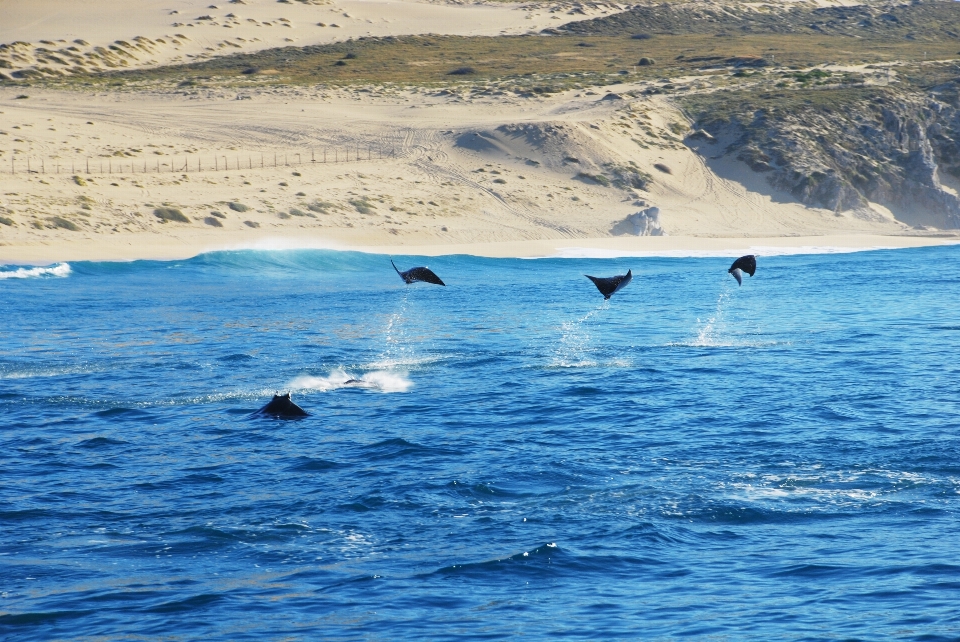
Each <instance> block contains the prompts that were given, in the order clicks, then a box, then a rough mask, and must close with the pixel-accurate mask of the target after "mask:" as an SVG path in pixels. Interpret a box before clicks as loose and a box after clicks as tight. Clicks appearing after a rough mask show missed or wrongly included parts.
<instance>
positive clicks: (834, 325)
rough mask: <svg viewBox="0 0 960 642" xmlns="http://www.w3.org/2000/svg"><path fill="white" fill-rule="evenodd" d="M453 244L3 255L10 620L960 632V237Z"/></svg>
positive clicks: (352, 629) (40, 632)
mask: <svg viewBox="0 0 960 642" xmlns="http://www.w3.org/2000/svg"><path fill="white" fill-rule="evenodd" d="M394 258H395V259H396V260H397V263H398V265H400V266H402V267H409V266H412V265H416V264H422V263H423V262H424V260H423V259H416V258H412V257H394ZM426 263H427V264H428V265H429V266H430V267H431V268H432V269H433V270H435V271H436V272H437V273H438V274H440V276H441V277H442V278H443V279H444V280H445V281H446V282H447V284H448V287H446V288H440V287H436V286H430V285H425V284H417V285H412V286H405V285H404V284H403V283H402V282H401V281H400V279H399V278H397V275H396V274H395V273H394V272H393V269H392V268H391V267H390V264H389V260H388V257H385V256H376V255H365V254H356V253H338V252H326V251H296V252H230V253H215V254H208V255H203V256H200V257H197V258H194V259H191V260H186V261H173V262H135V263H72V264H70V265H69V266H59V267H54V268H43V269H32V268H18V267H6V268H0V303H2V306H3V314H2V323H0V416H2V420H0V482H2V483H0V639H10V640H14V639H16V640H48V639H67V638H69V639H84V638H86V639H94V638H96V639H144V638H146V639H168V640H186V639H199V638H203V639H222V640H243V639H250V640H262V639H281V638H282V639H319V638H329V639H404V638H409V639H422V638H433V639H438V638H441V639H442V638H455V637H458V638H482V639H496V638H502V637H512V636H520V635H523V636H525V637H527V638H541V637H565V638H573V639H635V638H643V639H674V638H680V637H687V636H690V637H703V638H707V639H719V640H743V639H756V640H769V639H788V640H807V639H809V640H814V639H864V640H874V639H890V638H896V639H909V640H956V639H960V607H958V605H960V557H958V555H960V519H958V517H960V437H958V434H960V403H958V396H960V305H958V301H960V278H958V277H960V248H956V247H946V248H930V249H918V250H899V251H876V252H860V253H854V254H819V255H817V254H810V255H800V256H761V257H760V259H759V269H758V272H757V275H756V276H755V277H754V278H745V280H744V285H743V287H741V288H738V287H737V285H736V282H735V281H734V280H733V279H732V278H731V277H730V276H729V275H727V274H726V268H727V267H728V266H729V264H730V259H729V258H684V259H677V258H618V259H604V260H601V259H540V260H501V259H480V258H473V257H465V256H452V257H444V258H432V259H429V260H427V261H426ZM627 268H632V269H633V274H634V279H633V282H632V283H631V284H630V285H629V286H628V287H626V288H625V289H624V290H622V291H621V292H620V293H618V294H617V295H616V296H615V297H614V298H613V299H612V300H611V301H610V302H606V303H604V302H603V300H602V297H601V296H600V295H599V294H598V292H597V291H596V289H595V288H594V286H593V285H592V284H591V283H590V282H589V281H587V280H586V279H585V278H584V277H583V276H582V275H583V274H584V273H587V274H594V275H598V276H611V275H614V274H619V273H623V272H624V271H626V269H627ZM350 379H358V380H360V381H361V383H360V384H349V385H345V382H346V381H348V380H350ZM277 390H292V392H293V396H294V400H295V401H297V402H298V403H299V404H301V405H302V406H303V407H304V408H305V409H306V410H308V411H309V412H310V413H312V415H311V416H310V417H309V418H307V419H304V420H302V421H276V420H270V419H259V418H251V417H250V416H249V415H250V413H251V412H253V411H255V410H256V409H257V408H258V407H260V406H261V405H263V404H264V403H266V401H268V400H269V398H270V395H272V394H273V392H274V391H277Z"/></svg>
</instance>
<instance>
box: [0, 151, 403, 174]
mask: <svg viewBox="0 0 960 642" xmlns="http://www.w3.org/2000/svg"><path fill="white" fill-rule="evenodd" d="M272 154H273V162H270V161H271V159H270V157H269V155H268V153H267V152H259V158H256V154H251V153H249V152H248V153H247V154H215V155H212V156H211V155H204V154H197V155H189V154H188V155H186V156H174V157H166V158H161V157H157V158H156V159H152V160H148V159H146V158H138V159H133V158H130V159H125V158H118V157H109V158H99V157H97V158H92V157H89V158H85V159H82V160H81V161H80V162H77V161H75V160H71V161H64V160H62V159H57V158H48V157H43V158H37V157H36V156H32V157H31V156H21V157H17V156H14V157H12V158H11V159H10V165H9V166H6V167H3V169H2V170H0V173H4V174H24V173H26V174H67V175H70V174H73V175H77V174H92V175H101V176H103V175H109V174H163V173H168V174H170V173H191V172H192V173H202V172H229V171H240V170H248V171H252V170H256V169H273V168H275V167H301V166H303V165H309V164H324V163H351V162H358V161H374V160H383V159H385V158H396V149H394V148H390V149H385V148H383V147H376V148H375V147H373V146H372V145H367V146H366V147H363V146H360V145H356V146H350V147H322V148H319V149H310V150H309V151H301V152H289V151H288V152H272ZM307 155H309V157H310V158H309V160H307V159H306V156H307ZM244 156H246V158H243V157H244ZM154 160H155V161H156V162H153V161H154ZM37 161H39V163H38V162H37ZM48 170H49V171H48Z"/></svg>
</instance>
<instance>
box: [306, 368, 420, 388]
mask: <svg viewBox="0 0 960 642" xmlns="http://www.w3.org/2000/svg"><path fill="white" fill-rule="evenodd" d="M412 386H413V382H412V381H410V379H408V378H407V377H406V376H405V375H403V374H401V373H399V372H391V371H389V370H373V371H371V372H366V373H364V374H362V375H359V376H356V375H352V374H350V373H348V372H347V371H346V370H343V369H342V368H338V369H336V370H334V371H333V372H331V373H330V375H329V376H327V377H312V376H309V375H303V376H300V377H297V378H296V379H294V380H293V381H291V382H290V383H289V384H288V386H287V387H289V388H291V389H293V390H319V391H321V392H328V391H330V390H338V389H340V388H366V389H369V390H377V391H379V392H406V391H407V390H409V389H410V388H411V387H412Z"/></svg>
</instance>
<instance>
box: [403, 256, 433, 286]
mask: <svg viewBox="0 0 960 642" xmlns="http://www.w3.org/2000/svg"><path fill="white" fill-rule="evenodd" d="M390 265H392V266H393V269H394V270H397V274H399V275H400V278H401V279H403V282H404V283H415V282H417V281H423V282H424V283H433V284H434V285H444V286H445V285H446V283H444V282H443V281H441V280H440V277H439V276H437V275H436V274H434V273H433V270H431V269H430V268H427V267H415V268H410V269H409V270H407V271H406V272H401V271H400V270H398V269H397V265H396V264H395V263H394V262H393V259H390Z"/></svg>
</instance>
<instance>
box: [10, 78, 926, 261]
mask: <svg viewBox="0 0 960 642" xmlns="http://www.w3.org/2000/svg"><path fill="white" fill-rule="evenodd" d="M612 89H613V91H616V92H619V93H613V91H611V93H610V94H601V93H595V92H589V91H588V92H576V93H574V92H568V93H567V94H562V95H557V96H553V97H551V98H538V99H527V98H521V97H517V96H513V97H510V96H497V97H485V98H474V97H471V96H470V95H468V94H463V95H461V94H457V93H455V92H450V91H447V90H445V91H442V92H437V91H435V90H432V91H426V90H425V91H420V92H416V91H392V92H391V91H388V90H350V89H340V90H323V91H320V90H316V91H314V90H283V91H280V90H271V91H268V92H265V93H263V94H254V95H249V94H248V95H247V96H246V97H247V98H249V99H247V100H236V99H235V98H236V96H233V95H223V94H218V93H216V92H212V93H211V95H209V96H208V97H206V98H204V99H202V100H201V99H196V98H191V99H187V98H184V97H180V96H164V95H147V96H144V95H136V94H117V95H102V94H101V95H85V94H81V93H60V92H41V93H34V94H33V95H31V97H30V98H29V99H26V100H23V99H21V100H18V99H17V98H16V94H17V92H16V91H14V90H12V89H9V88H8V89H3V90H0V111H2V112H3V114H2V122H3V126H2V129H0V149H3V150H5V151H6V152H7V153H6V154H4V155H3V156H2V157H0V158H2V159H8V160H9V159H10V158H11V155H15V157H16V158H18V159H19V160H18V161H17V163H19V164H11V165H7V166H5V167H3V168H2V169H3V172H4V173H2V174H0V183H2V188H0V189H2V192H0V216H2V217H3V220H2V221H0V243H2V246H0V262H2V261H11V260H39V259H46V260H59V259H64V258H76V257H81V256H100V257H116V258H123V257H137V256H173V255H177V256H182V255H189V254H193V253H196V252H197V251H201V250H204V249H217V248H225V247H250V246H258V245H263V244H267V245H270V244H273V245H275V246H285V247H292V246H308V247H342V246H352V247H356V246H388V245H389V246H408V247H411V248H412V247H417V248H421V249H423V248H424V246H440V245H447V246H449V245H464V244H477V243H488V244H490V243H494V244H495V243H501V244H502V243H515V242H518V241H538V240H544V241H554V242H562V243H563V244H564V246H566V247H576V246H578V244H582V243H580V241H581V240H582V239H597V238H610V239H614V240H616V239H620V241H629V240H630V239H633V240H637V239H639V238H641V237H654V238H655V237H658V236H660V235H667V237H668V238H671V239H677V238H685V237H701V238H704V237H741V238H757V239H761V238H768V237H813V236H823V235H843V236H846V237H847V238H848V239H849V240H848V242H847V243H846V244H853V245H857V244H863V243H866V244H868V245H875V244H877V243H876V242H875V241H872V240H867V241H862V240H856V239H855V238H854V237H852V236H851V235H858V234H860V235H863V234H866V235H903V234H911V233H912V231H911V230H910V229H909V228H907V227H906V226H904V225H903V224H901V223H899V222H896V221H894V220H893V219H892V218H890V217H889V216H886V215H885V214H884V213H883V212H882V211H881V210H879V209H878V211H877V212H876V213H875V215H874V216H872V217H868V218H856V217H854V216H852V215H837V214H835V213H834V212H829V211H823V210H816V209H809V208H806V207H804V206H802V205H799V204H797V203H795V202H792V200H791V199H790V198H789V197H788V196H786V195H783V194H777V193H775V192H772V191H770V190H769V188H766V187H765V186H764V184H763V183H762V181H760V180H757V178H756V176H755V175H753V174H752V172H750V171H749V170H748V169H747V168H746V167H745V166H740V165H739V163H737V162H736V161H727V162H725V164H724V165H722V166H716V165H715V166H711V165H708V164H707V163H708V162H710V161H704V160H703V156H700V155H698V154H696V153H694V152H693V151H692V150H691V149H690V148H689V147H688V146H686V145H684V144H682V142H681V138H682V137H683V136H685V135H686V134H687V133H689V132H687V131H686V127H687V125H686V121H685V120H684V118H683V116H682V114H680V113H679V112H678V111H677V110H676V109H675V108H674V107H672V106H671V105H670V103H669V102H667V101H666V100H664V99H662V98H660V97H657V96H645V97H633V96H631V93H630V90H631V89H635V88H634V87H631V86H629V85H624V86H621V87H613V88H612ZM10 152H12V153H13V154H11V153H10ZM298 155H299V156H298ZM707 156H708V155H707ZM27 157H30V158H32V159H33V160H32V164H31V167H30V170H31V171H30V172H27V171H25V170H26V167H25V164H24V162H23V159H24V158H27ZM358 157H359V159H358ZM40 159H44V160H43V161H42V162H43V165H42V168H41V167H39V166H38V165H39V163H40V162H41V161H40ZM324 161H325V162H324ZM2 162H6V161H5V160H0V163H2ZM87 163H89V164H90V173H87ZM274 163H276V166H274ZM238 165H239V167H238ZM11 168H13V169H16V170H17V173H16V174H10V173H9V172H10V171H11ZM215 168H216V169H215ZM225 168H226V169H225ZM158 169H159V172H158V171H157V170H158ZM658 210H659V211H658ZM653 243H654V244H657V243H659V244H660V245H654V246H650V247H661V246H662V247H666V246H665V245H664V243H665V241H663V240H659V241H653ZM804 243H806V242H804ZM806 244H809V243H806ZM600 245H601V246H602V245H603V244H602V243H601V244H600ZM688 245H689V244H688ZM555 247H557V246H556V245H555ZM611 247H647V245H637V244H636V243H633V244H632V245H630V244H629V243H628V245H627V246H623V243H622V242H621V243H620V244H619V245H618V244H616V243H615V244H614V245H613V246H611ZM713 247H715V246H713ZM531 248H535V249H532V250H530V251H529V252H526V253H528V254H529V253H533V254H537V253H539V252H541V250H542V246H537V245H533V246H531ZM451 251H452V250H451ZM490 252H492V253H496V252H495V251H493V250H490Z"/></svg>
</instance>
